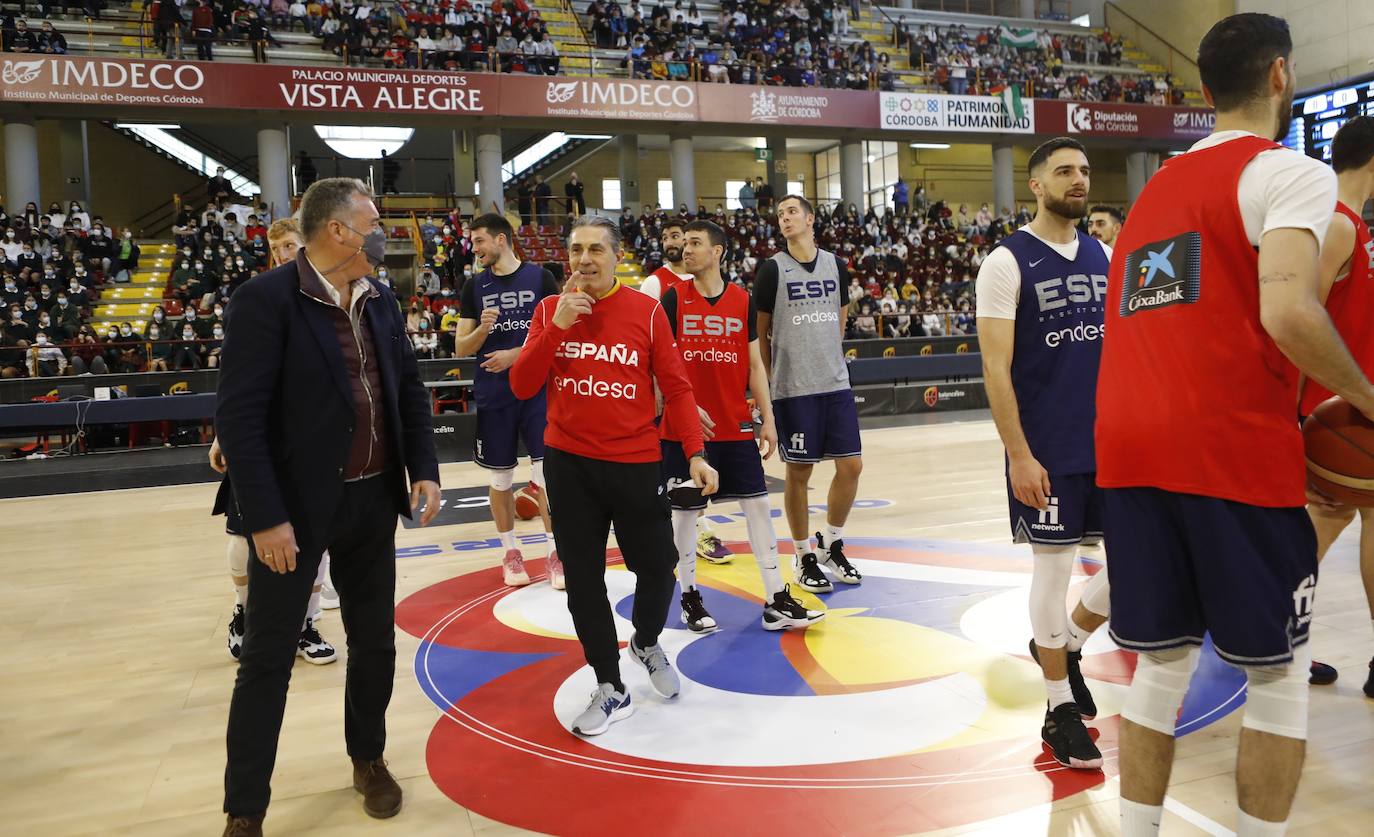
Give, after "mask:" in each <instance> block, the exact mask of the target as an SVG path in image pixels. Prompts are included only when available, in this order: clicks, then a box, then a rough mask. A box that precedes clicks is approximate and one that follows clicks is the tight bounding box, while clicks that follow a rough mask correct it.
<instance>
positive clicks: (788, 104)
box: [697, 84, 880, 131]
mask: <svg viewBox="0 0 1374 837" xmlns="http://www.w3.org/2000/svg"><path fill="white" fill-rule="evenodd" d="M697 89H698V91H699V92H700V96H701V121H702V122H725V123H729V124H733V125H751V124H752V125H809V126H812V127H818V128H819V127H825V128H860V129H863V130H874V131H876V130H878V128H879V127H880V126H879V125H878V94H877V93H870V92H868V91H864V90H831V89H828V88H824V87H804V88H798V87H753V86H744V85H738V84H700V85H697Z"/></svg>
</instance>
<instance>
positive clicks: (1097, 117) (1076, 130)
mask: <svg viewBox="0 0 1374 837" xmlns="http://www.w3.org/2000/svg"><path fill="white" fill-rule="evenodd" d="M1215 122H1216V115H1215V114H1214V113H1213V112H1212V111H1211V110H1208V109H1205V108H1180V107H1157V106H1154V105H1128V104H1122V103H1118V102H1063V101H1057V100H1052V99H1036V100H1035V130H1036V132H1037V133H1041V134H1068V135H1069V136H1073V135H1075V134H1080V135H1082V136H1086V137H1127V138H1133V139H1160V140H1195V139H1201V138H1202V137H1205V136H1207V135H1208V134H1210V133H1211V132H1212V125H1213V124H1215Z"/></svg>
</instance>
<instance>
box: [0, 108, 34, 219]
mask: <svg viewBox="0 0 1374 837" xmlns="http://www.w3.org/2000/svg"><path fill="white" fill-rule="evenodd" d="M39 183H40V180H39V177H38V128H36V127H35V126H34V124H33V119H32V118H30V117H27V116H19V115H16V116H7V117H5V184H6V190H5V191H6V199H7V200H8V201H9V204H8V205H9V207H10V211H11V212H14V213H16V214H20V213H22V212H23V211H24V206H25V205H26V204H28V202H29V201H33V202H34V203H36V204H37V203H39V201H40V199H41V196H40V195H39V192H40V188H39Z"/></svg>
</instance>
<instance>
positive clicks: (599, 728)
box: [572, 683, 635, 735]
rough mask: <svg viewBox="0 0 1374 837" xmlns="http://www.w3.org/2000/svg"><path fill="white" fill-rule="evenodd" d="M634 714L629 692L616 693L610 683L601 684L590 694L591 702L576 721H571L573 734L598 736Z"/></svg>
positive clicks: (627, 690)
mask: <svg viewBox="0 0 1374 837" xmlns="http://www.w3.org/2000/svg"><path fill="white" fill-rule="evenodd" d="M633 714H635V707H634V704H632V703H630V690H629V689H626V690H625V691H624V692H617V691H616V690H615V687H614V686H612V685H611V684H610V683H602V684H600V685H598V686H597V687H596V691H594V692H592V702H591V703H589V704H587V709H586V711H585V712H583V713H582V714H581V715H578V716H577V720H575V721H573V726H572V729H573V732H575V733H577V734H579V735H600V734H601V733H603V732H605V731H606V730H607V729H608V728H609V727H610V726H611V724H613V723H615V722H616V721H619V720H623V719H625V718H628V717H630V716H631V715H633Z"/></svg>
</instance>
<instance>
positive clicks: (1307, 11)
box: [1236, 0, 1374, 89]
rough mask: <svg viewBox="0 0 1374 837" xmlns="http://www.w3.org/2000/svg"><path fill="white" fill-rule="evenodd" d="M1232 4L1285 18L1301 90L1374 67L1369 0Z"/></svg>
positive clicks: (1244, 0)
mask: <svg viewBox="0 0 1374 837" xmlns="http://www.w3.org/2000/svg"><path fill="white" fill-rule="evenodd" d="M1236 7H1237V9H1236V10H1237V11H1241V12H1266V13H1268V14H1271V15H1278V16H1279V17H1282V18H1284V19H1286V20H1287V21H1288V25H1289V27H1290V28H1291V29H1292V31H1293V63H1294V70H1295V71H1296V72H1297V74H1298V88H1299V89H1302V88H1305V87H1313V86H1315V85H1319V84H1325V83H1327V82H1330V81H1340V80H1341V79H1345V78H1349V77H1350V76H1356V75H1361V74H1364V73H1368V72H1371V71H1374V64H1371V63H1370V60H1371V59H1374V2H1370V0H1236Z"/></svg>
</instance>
